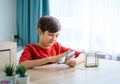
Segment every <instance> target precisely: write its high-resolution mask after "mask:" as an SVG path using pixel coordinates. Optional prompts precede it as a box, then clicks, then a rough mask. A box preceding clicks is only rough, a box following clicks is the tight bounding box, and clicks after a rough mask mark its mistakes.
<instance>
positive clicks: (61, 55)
mask: <svg viewBox="0 0 120 84" xmlns="http://www.w3.org/2000/svg"><path fill="white" fill-rule="evenodd" d="M70 51H71V50H68V51H66V52H64V53H61V54H59V55H56V56H54V57H50V60H51V62H59V61H60V60H62V58H63V57H64V56H66V54H67V53H68V52H70Z"/></svg>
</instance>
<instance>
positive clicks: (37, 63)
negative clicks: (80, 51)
mask: <svg viewBox="0 0 120 84" xmlns="http://www.w3.org/2000/svg"><path fill="white" fill-rule="evenodd" d="M67 52H68V51H66V52H64V53H62V54H59V55H57V56H53V57H47V58H42V59H37V60H28V61H24V62H22V64H24V65H25V66H26V67H27V68H34V67H37V66H40V65H43V64H46V63H49V62H58V61H59V60H60V59H61V58H62V57H63V56H65V55H66V53H67Z"/></svg>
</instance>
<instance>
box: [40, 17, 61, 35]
mask: <svg viewBox="0 0 120 84" xmlns="http://www.w3.org/2000/svg"><path fill="white" fill-rule="evenodd" d="M38 28H40V29H41V30H42V32H43V33H44V32H45V31H49V32H50V33H55V32H57V31H59V30H60V29H61V24H60V22H59V21H58V19H56V18H55V17H52V16H43V17H41V18H40V19H39V21H38Z"/></svg>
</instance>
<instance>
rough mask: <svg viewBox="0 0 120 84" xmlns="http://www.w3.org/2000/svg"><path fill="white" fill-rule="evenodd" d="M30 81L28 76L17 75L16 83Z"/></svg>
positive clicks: (22, 83)
mask: <svg viewBox="0 0 120 84" xmlns="http://www.w3.org/2000/svg"><path fill="white" fill-rule="evenodd" d="M29 82H30V77H29V76H26V77H17V84H29Z"/></svg>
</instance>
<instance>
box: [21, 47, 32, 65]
mask: <svg viewBox="0 0 120 84" xmlns="http://www.w3.org/2000/svg"><path fill="white" fill-rule="evenodd" d="M31 59H32V50H31V48H30V46H29V45H26V47H25V49H24V51H23V53H22V54H21V57H20V60H19V63H22V62H24V61H28V60H31Z"/></svg>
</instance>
